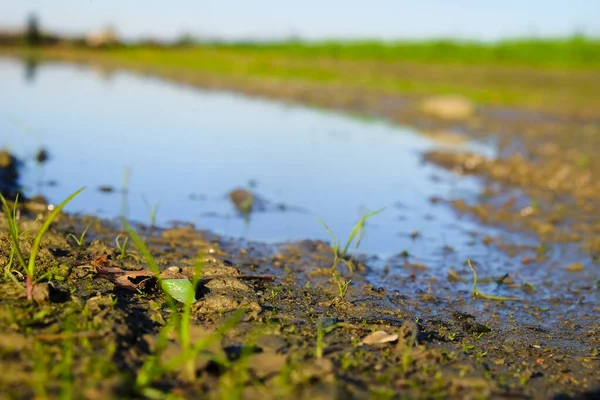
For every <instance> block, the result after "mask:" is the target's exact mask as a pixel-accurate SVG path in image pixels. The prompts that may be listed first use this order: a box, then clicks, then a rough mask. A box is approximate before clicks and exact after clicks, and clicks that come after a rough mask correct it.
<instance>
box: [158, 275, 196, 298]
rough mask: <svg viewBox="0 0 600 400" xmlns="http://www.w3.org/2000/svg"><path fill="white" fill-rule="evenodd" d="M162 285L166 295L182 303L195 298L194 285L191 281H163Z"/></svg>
mask: <svg viewBox="0 0 600 400" xmlns="http://www.w3.org/2000/svg"><path fill="white" fill-rule="evenodd" d="M161 284H162V288H163V290H164V291H165V293H167V294H168V295H169V296H171V297H172V298H174V299H175V300H177V301H179V302H181V303H186V302H188V299H189V298H192V299H194V298H195V294H194V285H192V282H190V280H189V279H163V280H162V281H161Z"/></svg>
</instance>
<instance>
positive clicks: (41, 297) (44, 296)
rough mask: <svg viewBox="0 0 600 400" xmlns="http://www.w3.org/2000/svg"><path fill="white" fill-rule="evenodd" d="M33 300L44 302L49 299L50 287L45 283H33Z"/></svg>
mask: <svg viewBox="0 0 600 400" xmlns="http://www.w3.org/2000/svg"><path fill="white" fill-rule="evenodd" d="M33 300H34V301H35V302H36V303H46V302H48V301H49V300H50V288H49V287H48V284H47V283H38V284H36V285H33Z"/></svg>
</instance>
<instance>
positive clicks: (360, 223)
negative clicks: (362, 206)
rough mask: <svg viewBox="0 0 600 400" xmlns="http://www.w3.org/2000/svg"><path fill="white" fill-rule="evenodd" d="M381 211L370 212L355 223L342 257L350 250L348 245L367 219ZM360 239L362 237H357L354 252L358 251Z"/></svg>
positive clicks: (381, 209)
mask: <svg viewBox="0 0 600 400" xmlns="http://www.w3.org/2000/svg"><path fill="white" fill-rule="evenodd" d="M383 210H385V208H380V209H379V210H375V211H371V212H369V213H366V214H365V215H363V217H362V218H361V219H360V220H359V221H358V222H357V223H356V225H354V228H352V232H350V236H348V241H347V242H346V246H345V247H344V251H343V252H342V254H343V255H344V256H346V255H347V254H348V249H349V248H350V245H351V244H352V241H353V240H354V238H355V237H356V235H359V233H360V232H361V231H362V230H363V229H364V227H365V223H366V222H367V220H368V219H369V218H371V217H372V216H374V215H377V214H379V213H380V212H382V211H383ZM361 239H362V237H361V236H360V235H359V238H358V240H357V241H356V246H355V250H356V249H358V244H359V243H360V241H361Z"/></svg>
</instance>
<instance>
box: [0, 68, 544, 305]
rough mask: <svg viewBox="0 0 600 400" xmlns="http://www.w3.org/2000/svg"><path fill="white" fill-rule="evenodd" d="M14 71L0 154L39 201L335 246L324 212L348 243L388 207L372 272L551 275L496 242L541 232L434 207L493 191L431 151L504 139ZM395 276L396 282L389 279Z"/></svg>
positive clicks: (142, 82)
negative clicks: (239, 205)
mask: <svg viewBox="0 0 600 400" xmlns="http://www.w3.org/2000/svg"><path fill="white" fill-rule="evenodd" d="M24 70H25V72H24ZM0 79H1V80H2V82H3V87H4V88H5V92H6V93H10V94H11V96H4V97H3V98H1V99H0V108H1V109H2V110H3V114H2V115H1V116H0V131H2V132H3V136H2V139H1V141H0V147H7V148H9V149H10V150H11V151H12V152H13V153H14V154H15V155H17V156H18V157H19V158H20V159H22V160H24V162H25V168H24V171H23V175H22V179H21V183H22V184H23V186H24V189H25V192H26V194H27V195H29V196H33V195H35V194H37V193H41V194H42V195H44V196H45V197H47V198H48V199H49V200H50V201H51V202H57V201H60V200H62V199H63V198H64V197H66V196H67V195H68V194H69V193H71V192H73V191H74V190H76V189H77V188H79V187H81V186H87V187H88V190H86V191H85V192H84V193H83V194H82V195H80V197H79V198H78V199H77V201H75V202H73V203H72V204H70V205H69V206H68V207H67V210H68V211H71V212H80V213H86V214H95V215H99V216H101V217H106V218H118V217H119V216H120V215H122V214H123V213H125V214H126V215H127V217H128V218H129V219H131V220H135V221H139V222H142V223H149V222H150V221H151V209H152V208H153V207H155V206H156V205H158V208H157V212H156V214H155V217H156V222H157V223H158V224H159V225H163V226H169V225H171V224H173V223H174V221H182V222H192V223H194V224H195V225H196V226H197V227H199V228H201V229H206V230H209V231H212V232H215V233H217V234H221V235H226V236H231V237H234V238H243V239H245V240H248V241H261V242H267V243H281V242H286V241H296V240H302V239H307V238H309V239H323V240H327V241H329V240H330V238H329V236H328V234H327V232H326V231H325V230H324V229H323V227H322V226H321V225H320V224H319V222H318V221H317V220H316V218H315V216H319V217H321V218H322V219H323V220H324V221H325V222H326V223H327V224H328V225H329V227H330V228H331V230H332V231H333V232H335V233H336V234H337V235H338V237H339V238H340V239H341V240H342V241H344V240H345V238H346V237H347V235H348V233H349V232H350V231H351V229H352V227H353V225H354V223H355V222H356V221H357V220H358V219H359V218H360V217H361V216H362V215H363V214H364V213H366V212H368V211H372V210H376V209H379V208H385V211H384V212H383V213H381V214H379V215H377V216H375V217H373V219H371V220H369V222H368V225H367V232H366V236H365V238H364V240H363V241H362V242H361V248H360V250H361V251H364V252H367V253H369V254H370V255H371V258H370V259H369V264H370V265H373V266H379V267H381V268H383V266H384V265H386V263H387V264H389V265H391V266H392V267H398V266H401V265H403V264H404V263H405V262H408V263H410V264H411V265H412V267H407V268H404V270H403V272H402V273H403V274H409V273H410V274H412V273H414V275H416V277H417V278H415V279H417V285H418V286H419V287H421V288H422V289H423V288H427V283H428V280H429V279H430V278H437V279H439V280H445V278H446V277H447V273H448V269H450V268H452V269H453V270H454V271H457V272H459V273H462V275H463V276H464V277H465V278H466V279H467V281H470V279H471V276H470V270H469V269H468V267H466V265H464V261H465V260H466V259H467V258H472V259H474V260H477V261H478V262H479V263H480V264H481V265H484V266H485V271H484V272H482V274H483V275H487V276H490V275H503V274H504V273H507V272H508V273H510V274H511V276H519V274H522V275H523V276H522V277H521V280H528V281H533V282H534V283H537V282H541V281H543V279H545V278H547V276H545V275H546V274H543V275H544V277H543V278H540V279H539V280H538V279H533V280H532V278H534V277H535V275H536V273H535V271H530V272H527V270H525V271H522V270H521V269H522V265H521V262H520V256H518V255H517V256H512V257H511V256H509V255H507V253H506V252H503V251H499V250H498V249H497V248H495V246H490V245H486V244H485V240H484V238H485V237H486V236H490V237H495V236H498V235H502V236H503V243H504V244H505V245H519V246H524V245H528V246H530V247H531V248H532V249H535V247H536V246H537V245H538V243H537V242H536V241H535V240H534V239H530V238H527V237H525V236H524V235H522V234H519V233H514V234H511V233H508V232H506V231H502V230H499V229H495V228H492V227H488V226H482V225H481V224H480V223H478V222H476V221H475V220H474V219H473V218H472V217H470V216H468V215H465V216H461V215H460V214H458V213H456V212H455V211H454V209H453V208H452V207H450V206H449V205H448V204H446V203H445V202H437V201H432V200H434V199H454V198H466V199H469V198H471V199H473V200H476V199H477V196H479V195H480V193H481V191H482V187H481V184H480V182H479V181H478V180H477V179H476V178H474V177H457V176H456V175H453V174H452V173H450V172H448V171H446V170H444V169H442V168H439V167H436V166H434V165H432V164H426V163H424V162H423V156H422V154H423V153H424V152H426V151H428V150H432V149H435V148H445V149H456V150H460V151H465V150H466V151H471V152H476V153H480V154H483V155H485V156H487V157H494V156H495V147H494V146H493V145H486V144H482V143H480V142H473V141H465V140H452V141H448V140H445V139H444V140H441V141H439V140H436V139H437V137H438V136H439V135H421V134H419V133H418V132H415V131H413V130H411V129H408V128H405V129H403V128H399V127H396V126H392V125H390V124H387V123H384V122H377V121H368V120H361V119H358V118H348V116H347V115H340V114H334V113H329V112H323V111H319V110H314V109H309V108H305V107H300V106H292V105H287V104H282V103H278V102H271V101H265V100H261V99H253V98H248V97H243V96H239V95H235V94H231V93H223V92H215V91H202V90H198V89H195V88H194V89H192V88H187V87H185V86H181V85H173V84H170V83H166V82H162V81H160V80H156V79H151V78H146V77H139V76H136V75H132V74H129V73H125V72H118V73H112V74H110V75H106V74H104V75H103V74H99V73H98V72H97V71H94V70H92V69H89V68H83V67H81V66H75V65H69V64H60V63H48V64H41V65H39V66H38V67H37V68H34V69H33V72H32V69H31V66H29V65H27V66H26V67H25V69H24V68H23V66H22V65H21V63H19V62H17V61H13V60H10V59H4V60H1V61H0ZM444 138H445V136H444ZM41 148H43V149H45V150H46V151H47V156H48V159H47V161H46V162H44V163H42V164H40V163H37V162H36V157H38V156H39V154H38V152H39V150H40V149H41ZM124 180H126V181H127V183H124V182H123V181H124ZM124 185H125V186H126V187H127V195H124V194H123V191H122V188H123V186H124ZM237 188H243V189H245V190H249V191H251V192H252V193H254V195H255V197H256V198H257V199H258V201H257V202H256V205H257V207H255V209H256V212H253V213H252V214H251V216H250V218H249V219H245V218H243V217H242V216H240V215H239V214H238V213H237V211H236V209H235V207H234V205H233V203H232V202H231V201H230V197H229V196H228V194H229V193H230V192H231V191H232V190H235V189H237ZM402 252H408V254H410V257H409V258H408V259H405V258H403V257H401V256H399V254H400V253H402ZM419 265H425V266H426V267H427V269H419V268H418V266H419ZM415 266H417V267H415ZM411 268H413V269H416V271H412V270H411ZM395 269H396V268H395ZM552 270H553V269H550V270H548V271H549V272H548V273H552ZM411 271H412V272H411ZM538 272H539V271H538ZM538 275H540V274H539V273H538ZM382 283H383V284H385V283H388V284H389V285H394V281H393V279H390V278H386V279H384V280H383V281H382ZM492 286H493V285H492ZM464 288H465V289H466V290H468V284H465V285H464ZM554 290H555V289H554V288H548V289H547V290H544V289H540V291H539V292H538V294H539V295H541V296H544V295H547V294H549V293H550V292H553V291H554Z"/></svg>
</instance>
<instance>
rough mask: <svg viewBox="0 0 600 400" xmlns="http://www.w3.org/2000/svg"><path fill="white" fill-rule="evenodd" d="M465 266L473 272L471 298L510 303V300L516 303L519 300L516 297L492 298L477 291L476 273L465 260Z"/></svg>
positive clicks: (468, 261)
mask: <svg viewBox="0 0 600 400" xmlns="http://www.w3.org/2000/svg"><path fill="white" fill-rule="evenodd" d="M467 265H468V266H469V268H471V271H473V298H482V299H487V300H495V301H510V300H515V301H518V300H519V299H518V298H516V297H503V296H492V295H489V294H485V293H483V292H481V291H480V290H479V289H477V272H476V271H475V268H473V265H472V264H471V260H467Z"/></svg>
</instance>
